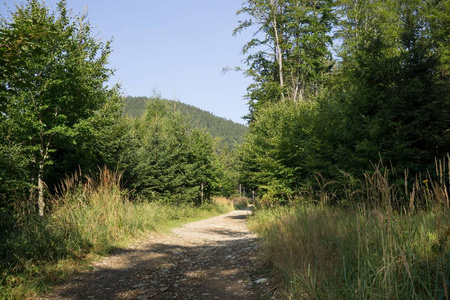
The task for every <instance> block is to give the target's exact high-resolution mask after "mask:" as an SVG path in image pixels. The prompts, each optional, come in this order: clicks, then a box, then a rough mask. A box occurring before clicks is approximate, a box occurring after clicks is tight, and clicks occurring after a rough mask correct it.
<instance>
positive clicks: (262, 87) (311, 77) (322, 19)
mask: <svg viewBox="0 0 450 300" xmlns="http://www.w3.org/2000/svg"><path fill="white" fill-rule="evenodd" d="M334 5H335V4H334V2H333V1H330V0H323V1H314V2H311V1H304V0H295V1H286V0H277V1H272V0H248V1H245V2H244V3H243V8H242V9H240V10H239V11H238V12H237V14H245V15H246V16H247V17H248V18H249V19H247V20H245V21H242V22H240V24H239V26H238V27H237V28H236V29H235V30H234V32H233V34H234V35H236V34H238V33H240V32H241V31H243V30H244V29H247V28H250V27H252V26H256V34H255V35H254V38H253V39H251V40H250V41H249V42H248V43H247V44H246V45H245V46H244V47H243V53H244V54H245V55H247V58H246V63H247V66H248V69H247V70H245V74H246V75H247V76H250V77H252V78H253V79H254V83H253V84H252V85H250V86H249V87H248V94H247V98H248V99H249V106H250V115H249V116H247V118H248V119H249V120H250V121H253V118H254V117H255V116H254V114H255V113H256V112H258V111H259V109H261V108H262V107H263V106H265V105H266V104H270V103H274V102H277V101H280V100H288V101H294V102H296V101H304V100H308V99H309V97H310V96H311V95H316V94H317V92H318V91H319V89H320V87H321V86H322V84H323V80H324V79H325V77H326V75H327V73H329V71H330V69H331V66H332V63H331V53H330V46H331V42H332V38H331V28H332V25H333V23H334V21H335V18H336V16H335V13H334Z"/></svg>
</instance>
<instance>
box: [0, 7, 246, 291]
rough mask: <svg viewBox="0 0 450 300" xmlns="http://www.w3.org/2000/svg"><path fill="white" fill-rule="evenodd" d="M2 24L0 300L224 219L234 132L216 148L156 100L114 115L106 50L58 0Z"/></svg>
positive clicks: (203, 132)
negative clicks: (137, 244)
mask: <svg viewBox="0 0 450 300" xmlns="http://www.w3.org/2000/svg"><path fill="white" fill-rule="evenodd" d="M5 14H7V15H3V12H2V16H1V18H0V299H24V298H27V297H34V296H35V295H36V294H39V293H41V292H45V291H46V290H48V289H49V288H51V286H52V285H54V284H55V283H56V282H58V281H59V280H60V279H61V278H64V277H65V276H66V275H68V274H71V273H73V272H74V271H77V270H80V268H83V267H85V266H86V265H87V264H86V262H89V261H90V260H91V259H93V258H94V257H95V256H97V255H103V254H107V253H109V252H110V251H111V250H113V249H116V248H120V247H123V246H125V245H126V243H127V242H129V241H130V240H132V239H134V238H137V237H140V236H142V235H143V234H146V233H148V232H149V231H161V230H164V229H166V228H170V227H172V226H175V225H177V224H179V223H181V222H186V221H188V220H195V219H199V218H205V217H208V216H212V215H215V214H218V213H223V212H227V211H229V210H231V209H233V204H232V202H231V201H228V200H226V199H225V198H223V199H221V200H217V201H216V202H215V201H214V200H213V197H216V196H221V197H229V196H231V195H232V194H234V193H236V187H237V186H238V182H237V180H238V177H237V175H236V171H235V163H234V162H235V160H236V155H235V153H234V150H233V148H234V146H232V143H233V141H234V139H236V140H239V139H242V137H240V138H239V137H238V135H239V134H242V133H243V131H244V130H245V127H244V126H237V127H236V126H234V127H233V125H232V124H231V125H230V124H229V123H230V122H228V123H227V124H229V125H230V126H231V127H232V128H235V129H236V134H235V135H234V137H233V138H232V139H233V141H231V140H230V142H229V144H226V143H224V142H223V138H225V137H221V136H220V133H219V132H216V134H215V136H214V137H213V136H212V135H211V133H210V132H208V131H207V130H208V128H203V127H202V128H197V127H200V126H197V127H194V126H193V125H192V120H190V119H189V118H188V116H187V115H183V114H182V113H181V112H179V111H175V110H173V109H172V107H171V104H170V103H169V102H166V101H163V100H159V99H155V101H153V102H152V103H149V104H148V105H147V106H146V107H144V108H143V110H142V111H141V112H140V114H139V116H136V117H131V116H125V115H124V107H125V99H124V97H123V95H122V94H121V90H120V87H119V86H110V85H109V84H108V80H109V78H110V76H111V75H112V74H113V73H114V70H113V69H110V68H109V67H108V57H109V55H110V53H111V51H112V48H111V42H109V41H106V42H105V41H101V40H98V39H97V38H96V37H95V36H94V35H93V33H92V26H91V23H90V22H89V21H88V20H87V19H86V16H85V15H72V13H71V10H70V8H68V7H67V4H66V1H64V0H63V1H59V3H58V4H57V6H56V8H55V10H53V11H52V10H50V8H49V7H48V6H46V5H45V3H44V2H42V1H38V0H24V1H23V2H19V3H17V4H16V5H15V7H12V8H11V10H8V11H6V12H5ZM209 118H210V119H211V118H214V117H213V116H212V115H209ZM220 121H221V122H222V121H225V120H220ZM219 123H220V122H219ZM112 170H114V171H112Z"/></svg>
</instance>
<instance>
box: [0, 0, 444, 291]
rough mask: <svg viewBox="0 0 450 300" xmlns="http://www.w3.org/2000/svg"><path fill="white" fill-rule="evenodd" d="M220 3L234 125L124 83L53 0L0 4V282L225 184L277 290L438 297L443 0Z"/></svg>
mask: <svg viewBox="0 0 450 300" xmlns="http://www.w3.org/2000/svg"><path fill="white" fill-rule="evenodd" d="M237 13H238V15H239V16H241V17H244V18H245V20H243V21H241V22H240V23H239V24H238V26H237V28H235V30H234V32H233V34H234V35H237V34H239V33H240V32H242V31H244V30H251V31H252V32H253V33H254V35H253V38H252V39H251V40H249V41H248V43H247V44H245V45H244V46H243V49H242V52H243V55H245V63H246V66H247V67H246V69H243V68H236V70H237V71H240V72H243V74H244V75H245V76H249V77H251V78H252V79H253V83H252V84H251V85H250V86H249V87H248V89H247V94H246V95H245V98H246V99H247V101H248V106H249V112H248V114H247V116H245V118H246V120H247V121H248V126H243V125H239V124H235V123H233V122H230V121H227V120H225V119H222V118H217V117H214V116H213V115H211V114H209V113H207V112H204V111H202V110H200V109H197V108H194V107H191V106H189V105H185V104H182V103H180V102H173V101H168V100H164V99H159V98H158V97H154V98H146V97H124V96H123V95H122V94H121V90H120V87H119V86H109V85H108V80H109V78H110V77H111V76H112V74H113V73H114V70H113V69H111V68H110V67H109V66H108V57H109V55H110V53H111V51H112V49H111V43H110V42H102V41H99V40H98V39H96V38H95V37H94V36H93V34H92V26H91V25H90V23H89V22H88V21H87V20H86V19H85V16H74V15H72V14H71V12H70V10H69V9H68V8H67V5H66V1H60V2H59V3H58V6H57V8H56V9H55V11H51V10H50V9H49V8H47V7H46V6H45V5H44V4H43V3H41V2H40V1H38V0H27V1H25V2H24V3H22V4H17V6H16V8H15V11H13V12H10V15H9V16H3V18H2V19H0V276H1V277H0V283H1V286H0V296H2V295H13V294H14V293H15V292H14V291H15V290H14V288H15V287H16V286H21V285H23V282H27V281H28V280H30V278H31V277H33V276H34V274H39V276H41V275H42V274H43V273H42V272H44V273H45V272H46V271H45V270H46V269H47V267H46V266H47V265H45V264H43V262H51V263H54V265H57V264H58V262H59V260H60V259H67V258H75V259H77V258H79V257H83V256H84V255H86V253H88V252H89V251H91V250H92V249H96V251H99V252H101V251H107V250H108V247H110V246H104V248H101V246H100V245H102V244H105V245H114V242H116V240H115V239H116V236H115V233H116V231H117V232H119V231H120V232H121V234H122V231H121V230H125V231H127V230H128V228H129V229H130V230H129V231H130V232H128V231H127V233H126V234H129V235H131V236H134V234H135V233H136V232H141V231H145V230H148V229H153V228H154V226H155V225H154V224H153V223H151V224H150V223H149V222H148V218H147V216H148V215H149V214H150V212H151V211H156V212H158V213H159V214H161V216H162V215H163V212H166V213H167V214H168V215H170V216H168V217H167V218H173V219H177V218H179V217H180V215H179V214H180V209H181V210H182V211H184V208H186V209H187V207H189V208H193V207H197V208H198V207H209V206H208V204H210V203H211V198H212V196H214V195H223V196H230V195H232V194H235V193H237V187H238V186H239V185H240V184H242V185H243V186H245V187H246V188H247V189H246V190H247V191H253V193H252V195H255V196H256V199H255V203H254V204H255V206H256V207H257V211H256V213H255V214H254V217H253V219H252V225H251V226H252V228H253V230H254V231H255V232H258V233H259V234H260V236H261V237H262V243H261V245H262V246H261V250H260V251H261V252H263V254H262V257H263V259H264V260H265V262H266V263H267V266H270V267H271V268H272V269H273V270H274V272H273V274H274V276H277V278H278V280H279V281H280V285H279V286H280V287H282V289H284V290H285V291H284V292H283V294H282V297H283V298H291V299H299V298H308V299H309V298H311V299H323V298H332V299H344V298H349V299H355V298H356V299H401V298H403V299H431V298H435V299H448V295H449V288H448V287H450V263H449V255H450V218H449V215H448V210H449V208H450V200H449V196H448V195H449V192H450V191H449V186H450V157H449V153H450V47H449V45H450V1H449V0H401V1H390V0H373V1H372V0H371V1H368V0H367V1H366V0H316V1H305V0H289V1H288V0H246V1H244V3H243V4H242V8H241V9H240V10H239V11H238V12H237ZM231 30H232V29H231V28H230V31H231ZM243 136H244V138H243ZM111 170H115V171H111ZM97 182H98V184H97ZM94 183H95V184H94ZM98 199H102V200H98ZM113 200H114V201H113ZM161 203H163V204H164V205H167V206H157V205H160V204H161ZM161 207H162V208H161ZM168 207H170V209H169V208H168ZM172 209H173V210H174V211H176V212H174V213H172ZM208 209H209V208H208ZM133 213H139V214H140V215H139V216H135V215H134V214H133ZM183 213H184V212H183ZM183 213H181V214H183ZM186 214H188V213H186ZM93 216H94V217H93ZM103 217H104V218H103ZM113 217H114V218H115V219H114V218H113ZM155 219H157V217H155ZM100 220H102V221H100ZM103 220H105V222H107V223H102V222H103ZM139 222H140V223H139ZM96 223H98V224H97V225H96V226H97V227H99V226H101V227H102V228H106V229H101V230H100V229H99V231H98V236H97V235H96V234H97V231H96V230H93V229H92V228H97V227H95V224H96ZM105 224H108V225H105ZM125 224H126V225H125ZM90 226H93V227H92V228H91V227H90ZM108 226H110V227H108ZM97 229H98V228H97ZM119 229H120V230H119ZM113 233H114V234H113ZM124 234H125V233H124ZM117 239H119V238H117ZM111 247H112V246H111ZM42 266H44V267H42ZM43 270H44V271H43ZM21 274H22V275H21ZM20 276H22V277H20ZM42 276H44V275H42ZM45 276H47V277H45V278H52V276H54V275H53V273H51V272H50V271H48V274H46V275H45ZM3 286H4V287H3ZM10 289H12V290H10ZM2 293H3V294H2ZM8 293H9V294H8ZM19 295H22V296H23V294H19ZM5 297H6V296H5ZM11 297H13V296H11Z"/></svg>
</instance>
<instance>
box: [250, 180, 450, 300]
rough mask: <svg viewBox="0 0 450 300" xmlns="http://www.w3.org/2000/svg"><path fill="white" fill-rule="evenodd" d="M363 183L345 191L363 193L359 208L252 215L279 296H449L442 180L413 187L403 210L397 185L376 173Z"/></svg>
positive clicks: (311, 206)
mask: <svg viewBox="0 0 450 300" xmlns="http://www.w3.org/2000/svg"><path fill="white" fill-rule="evenodd" d="M366 178H368V180H366V182H365V183H364V184H363V185H362V187H359V188H358V190H354V191H351V190H349V191H348V194H349V195H352V196H354V195H355V194H356V193H359V194H360V195H359V196H358V200H359V203H358V204H354V205H349V204H348V201H346V205H345V206H336V205H335V206H330V205H326V201H323V202H321V201H305V200H304V201H303V202H301V203H297V204H296V205H293V206H289V207H275V208H259V209H258V210H257V211H256V212H255V213H254V215H253V216H252V217H251V219H250V224H249V226H250V229H251V230H252V231H254V232H257V233H258V234H259V235H260V236H261V238H262V242H261V243H262V247H261V249H262V250H261V258H262V260H263V261H264V262H265V263H267V265H268V266H269V267H270V268H271V269H272V270H273V274H274V276H275V278H277V279H278V282H279V283H280V285H281V286H282V287H283V288H282V289H281V290H280V295H279V296H280V298H282V299H450V217H449V214H448V210H449V206H448V194H447V191H448V189H447V186H446V183H445V181H444V180H443V179H442V178H439V177H438V178H439V179H438V181H433V180H432V179H431V178H428V179H425V180H421V182H420V183H419V182H416V183H415V185H414V186H415V187H413V189H412V191H413V193H415V194H411V193H409V194H408V191H406V192H405V193H404V194H403V197H405V195H407V196H408V197H407V198H406V199H409V201H408V202H409V203H408V202H406V205H405V206H403V207H402V206H398V205H394V204H395V203H399V202H401V201H402V202H403V203H405V201H403V200H399V199H400V198H399V197H400V195H401V193H400V191H399V187H398V186H397V185H396V184H392V185H391V184H389V181H388V178H387V177H386V176H384V175H383V174H382V173H380V172H378V171H377V172H375V175H373V176H369V175H368V176H367V177H366ZM374 178H376V180H375V179H374ZM420 184H422V185H423V187H422V188H421V187H420ZM316 195H318V197H322V198H325V199H328V198H329V197H328V198H327V197H326V195H325V196H324V195H323V194H321V193H319V192H318V193H317V194H316ZM364 195H365V196H367V197H368V198H367V199H365V200H366V201H364V199H363V198H364ZM418 199H419V200H420V199H422V200H421V201H420V202H418ZM369 203H370V205H369ZM393 203H394V204H393Z"/></svg>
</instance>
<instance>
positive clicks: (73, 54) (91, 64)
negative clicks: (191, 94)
mask: <svg viewBox="0 0 450 300" xmlns="http://www.w3.org/2000/svg"><path fill="white" fill-rule="evenodd" d="M110 52H111V50H110V45H109V42H108V43H106V44H103V43H101V42H99V41H98V40H97V39H95V38H94V37H92V36H91V26H90V24H89V23H88V22H85V21H84V18H83V17H72V16H71V15H70V13H69V12H68V11H67V8H66V2H65V1H60V2H59V3H58V5H57V9H56V11H55V12H50V11H49V9H48V8H47V7H46V6H45V5H44V4H42V3H40V2H39V1H36V0H29V1H27V2H26V3H24V4H17V5H16V10H15V11H14V12H12V13H11V16H9V18H4V19H2V21H1V23H0V53H1V54H2V55H1V58H0V60H1V61H0V74H1V75H0V99H1V103H2V105H1V107H0V109H1V111H0V115H1V119H0V122H1V126H0V129H1V130H2V135H4V136H5V138H4V140H2V143H3V145H11V144H12V145H20V148H21V149H22V150H21V153H22V155H24V156H25V157H26V158H27V160H28V161H27V165H28V166H26V167H27V170H26V171H25V170H23V171H22V172H23V173H24V174H23V175H24V178H23V180H27V181H28V182H29V184H30V185H31V186H32V187H33V188H31V190H30V192H31V194H33V191H34V189H38V190H39V206H40V210H39V211H40V214H43V206H44V202H43V201H44V199H43V190H44V187H45V184H44V181H47V182H46V183H47V186H52V185H53V184H54V183H56V182H51V180H50V178H49V177H48V174H51V167H50V169H49V168H48V166H50V165H52V163H54V162H55V161H57V160H58V159H60V157H61V156H64V153H63V152H64V151H65V148H66V147H65V146H66V145H71V144H72V145H74V144H75V143H76V138H75V137H76V136H77V134H79V132H77V129H78V128H79V127H82V125H80V124H82V123H83V122H86V121H85V120H88V119H92V118H94V115H95V114H96V112H97V113H98V112H99V111H100V110H102V109H104V106H105V105H107V102H108V101H109V99H110V98H114V97H117V92H116V91H114V90H110V89H109V88H108V87H107V86H106V82H107V80H108V78H109V76H110V75H111V74H112V70H110V69H108V68H107V67H106V64H107V58H108V56H109V54H110ZM58 145H59V146H60V147H61V148H60V149H58ZM67 171H70V172H71V171H72V169H69V170H68V169H65V170H63V171H61V172H67ZM58 180H59V179H58ZM36 185H37V186H36ZM31 198H33V197H31Z"/></svg>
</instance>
